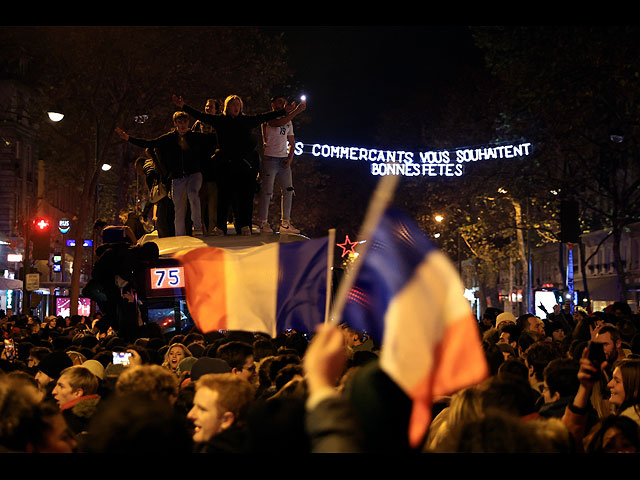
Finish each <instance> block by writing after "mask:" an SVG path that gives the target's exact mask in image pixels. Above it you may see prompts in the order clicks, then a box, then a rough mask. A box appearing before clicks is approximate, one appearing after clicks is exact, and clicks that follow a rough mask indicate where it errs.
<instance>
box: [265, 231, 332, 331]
mask: <svg viewBox="0 0 640 480" xmlns="http://www.w3.org/2000/svg"><path fill="white" fill-rule="evenodd" d="M327 248H328V238H327V237H324V238H317V239H312V240H307V241H303V242H291V243H281V244H280V245H279V255H278V262H279V271H278V294H277V305H276V332H277V333H280V332H282V331H284V330H285V329H287V328H291V329H293V330H296V331H298V332H306V333H313V332H315V329H316V326H317V325H318V324H320V323H322V322H324V316H325V310H326V308H325V302H326V293H327Z"/></svg>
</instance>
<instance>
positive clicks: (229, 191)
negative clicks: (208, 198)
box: [218, 172, 256, 234]
mask: <svg viewBox="0 0 640 480" xmlns="http://www.w3.org/2000/svg"><path fill="white" fill-rule="evenodd" d="M255 193H256V178H255V176H254V175H253V174H252V172H249V173H247V172H228V173H227V172H225V174H223V175H221V177H220V178H219V180H218V228H219V229H220V230H222V231H223V232H224V233H227V213H228V211H229V208H231V210H232V211H233V217H234V219H235V227H236V230H237V231H236V233H238V234H239V233H240V231H239V229H241V228H242V227H249V228H251V222H252V219H253V197H254V195H255Z"/></svg>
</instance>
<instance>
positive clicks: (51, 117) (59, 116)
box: [47, 112, 64, 122]
mask: <svg viewBox="0 0 640 480" xmlns="http://www.w3.org/2000/svg"><path fill="white" fill-rule="evenodd" d="M47 115H49V120H51V121H52V122H59V121H60V120H62V119H63V118H64V114H63V113H59V112H47Z"/></svg>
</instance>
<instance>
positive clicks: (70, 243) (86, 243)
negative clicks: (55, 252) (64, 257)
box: [67, 240, 93, 247]
mask: <svg viewBox="0 0 640 480" xmlns="http://www.w3.org/2000/svg"><path fill="white" fill-rule="evenodd" d="M75 246H76V241H75V240H67V247H75ZM82 246H83V247H93V240H84V241H83V242H82Z"/></svg>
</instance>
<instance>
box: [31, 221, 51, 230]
mask: <svg viewBox="0 0 640 480" xmlns="http://www.w3.org/2000/svg"><path fill="white" fill-rule="evenodd" d="M33 224H34V226H35V227H36V229H37V230H40V231H41V232H43V231H45V230H49V227H50V226H51V224H50V223H49V220H47V219H46V218H36V219H35V220H34V221H33Z"/></svg>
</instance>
